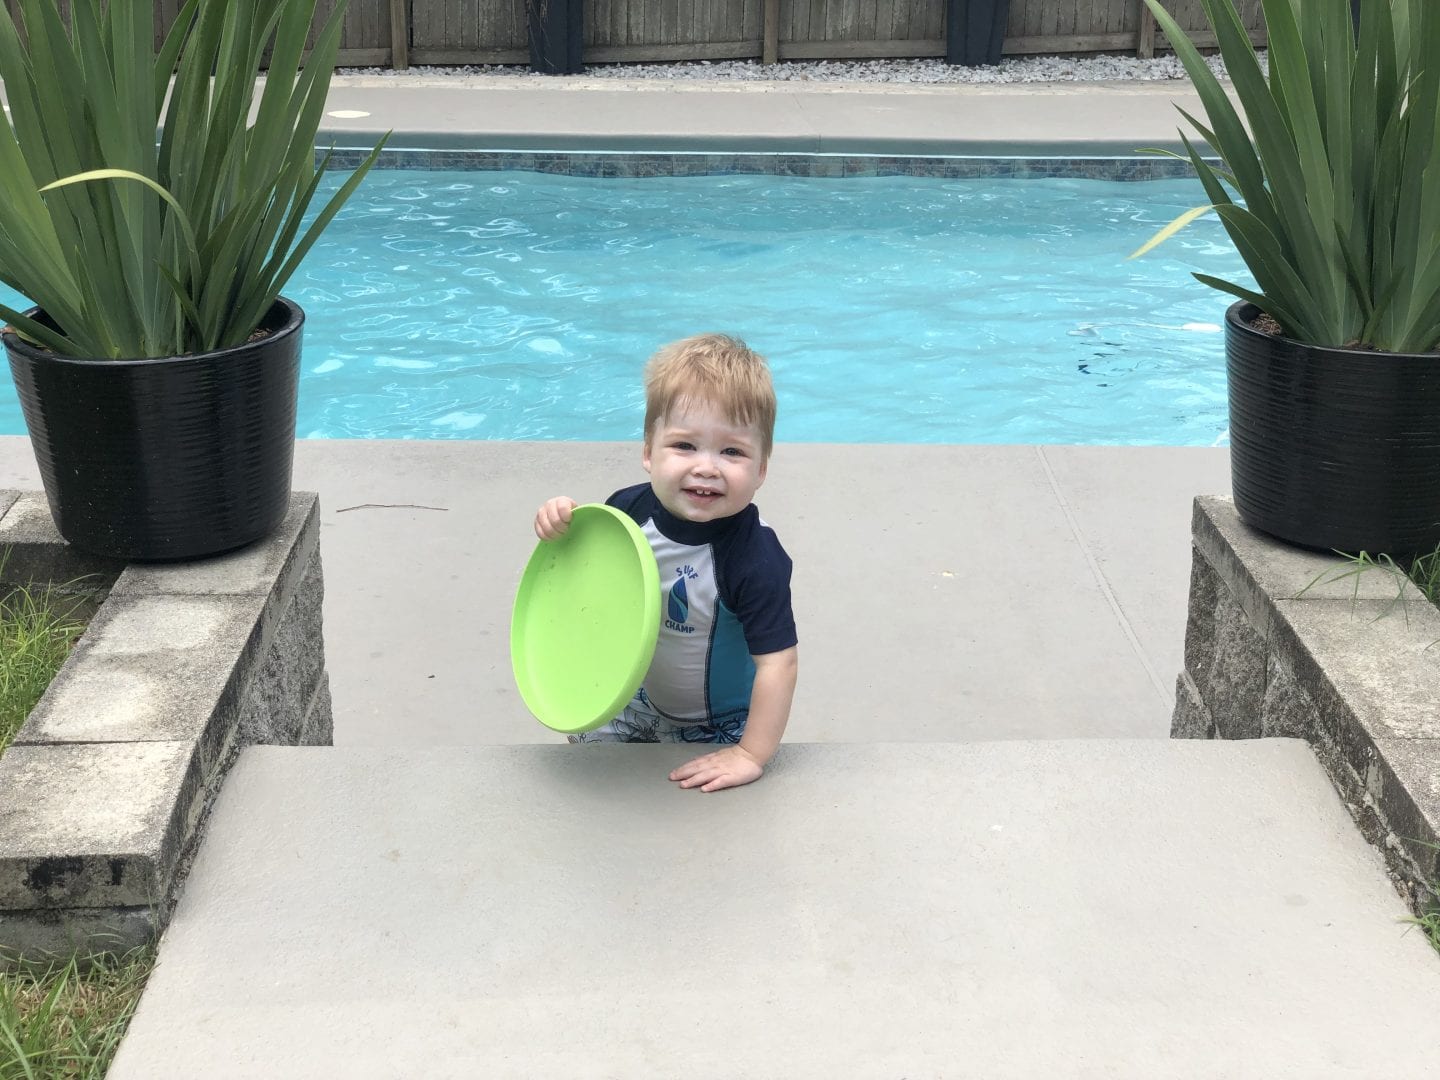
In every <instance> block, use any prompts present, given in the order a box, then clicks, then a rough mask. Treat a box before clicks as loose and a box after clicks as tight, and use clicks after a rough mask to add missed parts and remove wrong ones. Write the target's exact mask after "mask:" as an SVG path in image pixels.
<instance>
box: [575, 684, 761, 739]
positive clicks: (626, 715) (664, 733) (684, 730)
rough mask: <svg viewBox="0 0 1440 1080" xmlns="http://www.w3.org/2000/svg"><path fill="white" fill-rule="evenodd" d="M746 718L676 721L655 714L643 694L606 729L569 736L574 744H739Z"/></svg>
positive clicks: (632, 701) (742, 716)
mask: <svg viewBox="0 0 1440 1080" xmlns="http://www.w3.org/2000/svg"><path fill="white" fill-rule="evenodd" d="M745 716H746V714H744V713H739V714H737V715H735V716H729V717H723V718H720V719H716V720H714V721H709V720H692V721H683V720H673V719H671V718H670V717H668V716H664V715H662V714H661V713H659V712H657V711H656V710H655V707H654V706H653V705H651V704H650V702H649V700H648V699H647V698H646V697H645V691H644V690H641V691H640V692H639V693H637V694H636V695H635V696H634V697H633V698H632V699H631V700H630V704H628V705H626V706H625V710H624V711H623V712H622V713H621V714H620V715H619V716H617V717H615V719H614V720H611V721H610V722H609V723H608V724H606V725H605V726H604V727H601V728H596V729H595V730H594V731H586V732H582V733H581V734H579V735H570V736H568V738H569V740H570V741H571V742H572V743H605V742H628V743H659V742H672V743H717V744H726V743H738V742H739V741H740V736H742V735H744V734H745Z"/></svg>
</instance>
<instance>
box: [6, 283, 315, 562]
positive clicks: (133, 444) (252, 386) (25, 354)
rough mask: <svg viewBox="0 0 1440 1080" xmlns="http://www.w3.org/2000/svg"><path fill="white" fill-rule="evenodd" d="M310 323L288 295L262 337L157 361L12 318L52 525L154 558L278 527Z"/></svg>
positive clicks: (226, 545)
mask: <svg viewBox="0 0 1440 1080" xmlns="http://www.w3.org/2000/svg"><path fill="white" fill-rule="evenodd" d="M29 314H30V315H32V316H35V317H40V318H42V319H43V318H44V316H43V315H41V314H40V313H39V311H38V309H36V310H34V311H31V312H29ZM304 322H305V313H304V312H303V311H301V310H300V308H299V307H297V306H296V305H295V304H293V303H291V302H290V301H289V300H285V299H283V298H282V299H280V300H278V301H276V303H275V305H274V306H273V307H272V308H271V309H270V312H269V314H268V315H267V316H266V318H265V321H264V322H263V323H262V324H261V328H262V329H264V330H267V331H269V332H270V333H269V336H268V337H265V338H263V339H261V340H258V341H254V342H251V343H247V344H245V345H240V346H237V347H235V348H233V349H222V350H219V351H217V352H212V353H200V354H196V355H192V356H178V357H168V358H163V359H151V360H75V359H70V358H68V357H62V356H57V355H55V354H54V353H51V352H48V351H46V350H44V349H37V348H35V347H34V346H32V345H29V344H27V343H26V342H24V341H22V340H21V339H20V337H19V335H17V334H16V333H14V332H13V331H10V330H6V331H5V332H4V334H3V337H4V341H5V351H6V353H7V354H8V355H9V358H10V373H11V375H12V376H13V377H14V379H15V386H16V389H17V390H18V391H19V396H20V406H21V409H22V410H23V412H24V415H25V426H26V427H27V428H28V429H29V431H30V441H31V443H32V445H33V446H34V448H35V459H36V462H37V463H38V464H39V466H40V476H41V479H42V481H43V482H44V485H45V496H46V498H47V500H48V501H49V503H50V512H51V514H52V515H53V516H54V518H55V525H56V528H58V529H59V530H60V535H61V536H63V537H64V538H65V539H66V540H67V541H68V542H69V543H71V544H74V545H75V546H76V547H77V548H82V549H84V550H86V551H90V552H93V553H95V554H99V555H106V556H110V557H113V558H120V559H127V560H151V559H155V560H158V559H193V558H200V557H203V556H206V555H217V554H219V553H221V552H224V551H229V550H231V549H233V548H237V547H242V546H243V545H245V544H248V543H250V542H252V541H254V540H258V539H260V538H261V537H263V536H266V535H268V534H269V533H270V532H272V531H274V530H275V528H276V527H278V526H279V524H280V522H281V519H283V518H284V516H285V511H286V508H287V506H288V504H289V498H290V469H291V462H292V459H293V456H294V450H295V401H296V397H297V394H298V390H299V378H300V338H301V327H302V326H303V325H304Z"/></svg>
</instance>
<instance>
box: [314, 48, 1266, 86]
mask: <svg viewBox="0 0 1440 1080" xmlns="http://www.w3.org/2000/svg"><path fill="white" fill-rule="evenodd" d="M1261 60H1262V63H1263V61H1264V53H1261ZM1208 63H1209V64H1210V67H1211V70H1213V71H1214V72H1215V73H1216V74H1217V75H1220V76H1222V77H1223V76H1224V73H1225V68H1224V65H1223V64H1221V62H1220V58H1219V57H1218V56H1211V57H1209V58H1208ZM339 74H342V75H382V76H389V77H392V78H397V79H403V78H406V77H415V76H437V75H438V76H446V75H468V76H475V75H493V76H495V77H497V78H530V79H556V78H561V79H563V78H566V76H563V75H562V76H555V75H537V74H535V73H533V72H531V71H530V70H529V69H528V68H525V67H499V66H494V65H486V64H463V65H456V66H454V67H412V68H410V69H408V70H407V71H392V70H391V69H390V68H341V69H340V71H339ZM584 77H585V78H590V79H723V80H734V81H740V82H758V81H776V80H779V81H795V82H849V83H857V82H858V83H910V84H916V85H919V84H935V83H1037V82H1114V81H1124V82H1134V81H1140V82H1159V81H1163V80H1169V79H1184V78H1185V77H1186V76H1185V69H1184V68H1183V67H1182V66H1181V64H1180V61H1179V60H1177V59H1176V58H1175V57H1174V56H1161V57H1156V58H1154V59H1152V60H1137V59H1136V58H1135V57H1133V56H1023V57H1013V58H1010V59H1006V60H1004V61H1002V62H1001V63H1000V65H999V66H998V67H974V68H968V67H958V66H957V67H950V66H948V65H947V64H945V63H944V62H943V61H941V60H791V61H786V62H784V63H781V64H768V65H767V64H761V63H760V62H758V61H755V60H713V61H711V60H701V61H697V62H693V63H685V64H592V65H590V66H589V67H587V68H586V69H585V76H584Z"/></svg>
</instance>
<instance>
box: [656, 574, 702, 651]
mask: <svg viewBox="0 0 1440 1080" xmlns="http://www.w3.org/2000/svg"><path fill="white" fill-rule="evenodd" d="M675 574H676V578H675V584H674V585H671V586H670V591H669V592H668V593H667V594H666V601H665V614H666V616H667V618H666V619H665V625H666V626H667V627H668V628H669V629H671V630H679V631H680V632H681V633H682V634H693V633H694V632H695V628H694V627H693V626H684V625H681V624H683V623H684V622H685V620H686V619H688V618H689V617H690V594H689V593H688V592H687V591H686V589H685V579H686V578H689V579H690V580H692V581H693V580H694V579H696V578H698V577H699V576H700V575H699V574H698V573H697V572H696V571H695V568H694V567H693V566H679V567H676V568H675Z"/></svg>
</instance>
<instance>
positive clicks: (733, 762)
mask: <svg viewBox="0 0 1440 1080" xmlns="http://www.w3.org/2000/svg"><path fill="white" fill-rule="evenodd" d="M774 435H775V389H774V386H773V385H772V383H771V381H770V371H769V368H768V367H767V366H766V363H765V361H764V359H763V358H762V357H761V356H759V355H758V354H757V353H755V352H753V351H752V350H751V349H749V348H748V347H747V346H746V345H745V344H744V342H741V341H738V340H736V339H734V338H730V337H725V336H724V335H721V334H703V335H700V336H698V337H691V338H686V339H684V340H683V341H677V342H675V343H673V344H671V345H667V346H665V347H664V348H662V349H661V350H660V351H659V352H658V353H656V354H655V356H653V357H652V358H651V360H650V362H649V363H648V364H647V365H646V368H645V442H644V448H643V450H642V452H641V463H642V464H643V465H644V467H645V471H646V472H647V473H649V474H650V482H649V483H648V484H640V485H637V486H635V487H628V488H623V489H621V490H620V491H617V492H615V494H613V495H611V496H610V498H609V499H607V500H606V502H607V503H608V504H609V505H610V506H613V507H615V508H617V509H619V510H621V511H623V512H624V513H626V514H628V515H630V517H631V518H632V519H634V521H635V522H636V524H638V525H639V526H640V528H641V530H642V531H643V532H644V533H645V536H646V538H647V539H649V541H650V547H651V549H652V550H653V551H654V552H655V559H656V561H657V562H658V563H659V564H660V588H661V591H662V593H663V596H662V601H663V604H664V607H663V611H662V617H661V621H660V638H659V641H658V642H657V643H656V646H655V658H654V660H653V661H652V662H651V664H650V670H649V671H648V672H647V673H646V675H645V681H644V682H643V683H642V684H641V686H640V689H639V690H638V691H637V692H636V694H635V697H634V699H633V700H632V701H631V702H630V704H629V705H627V706H626V707H625V710H624V711H623V712H622V713H621V714H620V715H619V716H617V717H616V718H615V719H614V720H612V721H611V722H610V723H608V724H606V725H605V726H604V727H602V728H600V729H598V730H597V731H592V732H587V733H586V734H584V735H573V736H571V737H570V740H571V742H690V743H712V744H719V745H720V748H719V749H717V750H715V751H713V752H711V753H707V754H703V755H701V756H700V757H696V758H693V759H692V760H690V761H687V762H686V763H685V764H684V765H681V766H680V767H679V768H678V769H674V770H672V771H671V773H670V779H671V780H675V781H678V782H679V784H680V786H681V787H685V788H690V787H699V788H700V790H701V791H719V790H720V789H721V788H728V787H738V786H739V785H741V784H748V783H750V782H751V781H753V780H758V779H759V778H760V775H761V774H762V773H763V772H764V770H765V766H766V765H767V764H768V763H769V761H770V759H771V758H772V757H773V756H774V754H775V750H776V748H777V747H778V746H779V745H780V738H781V736H782V735H783V734H784V733H785V724H786V722H787V721H788V720H789V718H790V702H791V699H792V698H793V696H794V693H795V678H796V672H797V659H796V637H795V619H794V616H793V614H792V612H791V609H790V567H791V564H790V557H789V556H788V555H786V554H785V549H784V548H782V547H781V546H780V542H779V540H777V539H776V538H775V533H774V531H773V530H771V528H770V526H768V525H766V524H765V522H764V521H762V520H761V519H760V512H759V511H758V510H757V509H756V507H755V506H754V504H753V503H752V502H751V500H752V499H753V498H754V496H755V492H756V491H757V490H759V488H760V485H761V484H762V483H764V482H765V472H766V468H767V465H768V463H769V460H770V450H771V446H772V444H773V441H774ZM574 507H575V500H573V499H571V498H568V497H566V496H563V495H561V496H557V497H556V498H553V499H550V500H549V501H547V502H546V503H545V504H544V505H543V506H541V507H540V509H539V511H538V512H537V513H536V515H535V534H536V535H537V536H539V537H540V539H541V540H554V539H556V538H557V537H559V536H561V535H562V534H563V533H564V532H565V530H566V529H568V528H569V526H570V513H571V511H572V510H573V509H574Z"/></svg>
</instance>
